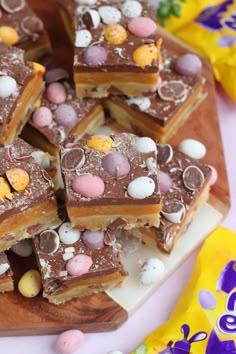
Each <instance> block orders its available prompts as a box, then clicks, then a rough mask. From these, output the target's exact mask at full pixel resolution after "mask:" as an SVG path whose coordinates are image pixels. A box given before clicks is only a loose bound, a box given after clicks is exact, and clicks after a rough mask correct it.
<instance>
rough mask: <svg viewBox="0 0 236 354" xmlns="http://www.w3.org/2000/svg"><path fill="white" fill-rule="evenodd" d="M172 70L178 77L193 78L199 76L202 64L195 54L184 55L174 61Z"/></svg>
mask: <svg viewBox="0 0 236 354" xmlns="http://www.w3.org/2000/svg"><path fill="white" fill-rule="evenodd" d="M174 69H175V71H176V72H177V73H178V74H180V75H185V76H195V75H198V74H200V72H201V70H202V62H201V60H200V59H199V57H198V56H197V55H196V54H191V53H189V54H184V55H182V56H181V57H179V58H178V59H177V60H176V62H175V65H174Z"/></svg>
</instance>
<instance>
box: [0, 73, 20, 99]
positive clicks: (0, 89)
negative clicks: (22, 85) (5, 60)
mask: <svg viewBox="0 0 236 354" xmlns="http://www.w3.org/2000/svg"><path fill="white" fill-rule="evenodd" d="M16 88H17V83H16V80H15V79H14V78H13V77H11V76H7V75H6V76H0V97H1V98H7V97H9V96H10V95H12V94H13V93H14V92H15V91H16Z"/></svg>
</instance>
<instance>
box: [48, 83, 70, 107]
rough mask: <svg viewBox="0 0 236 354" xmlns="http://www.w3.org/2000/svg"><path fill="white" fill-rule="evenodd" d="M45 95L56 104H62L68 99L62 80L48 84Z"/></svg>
mask: <svg viewBox="0 0 236 354" xmlns="http://www.w3.org/2000/svg"><path fill="white" fill-rule="evenodd" d="M45 95H46V98H47V100H48V101H49V102H51V103H55V104H62V103H64V102H65V100H66V89H65V86H64V85H62V84H61V83H60V82H53V83H51V84H50V85H48V87H47V89H46V93H45Z"/></svg>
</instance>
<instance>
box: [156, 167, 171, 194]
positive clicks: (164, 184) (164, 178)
mask: <svg viewBox="0 0 236 354" xmlns="http://www.w3.org/2000/svg"><path fill="white" fill-rule="evenodd" d="M172 184H173V181H172V179H171V177H170V175H168V173H165V172H163V171H159V185H160V192H161V193H162V194H164V193H166V192H168V191H169V190H170V189H171V187H172Z"/></svg>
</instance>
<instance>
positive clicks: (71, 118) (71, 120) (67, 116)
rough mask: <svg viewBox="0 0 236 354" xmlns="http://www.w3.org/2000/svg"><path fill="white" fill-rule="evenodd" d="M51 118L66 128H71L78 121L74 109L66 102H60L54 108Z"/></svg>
mask: <svg viewBox="0 0 236 354" xmlns="http://www.w3.org/2000/svg"><path fill="white" fill-rule="evenodd" d="M53 119H54V120H55V122H57V124H58V125H61V126H63V127H64V128H67V129H71V128H73V127H74V126H75V125H76V123H77V122H78V117H77V113H76V111H75V110H74V108H73V107H72V106H71V105H69V104H67V103H62V104H60V105H59V106H58V107H57V108H56V109H55V111H54V117H53Z"/></svg>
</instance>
